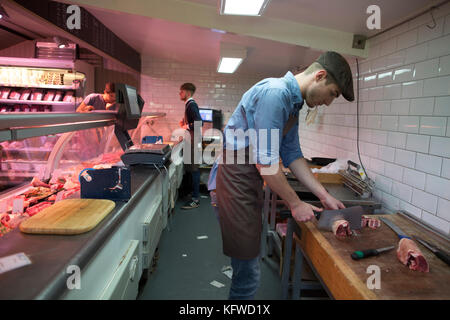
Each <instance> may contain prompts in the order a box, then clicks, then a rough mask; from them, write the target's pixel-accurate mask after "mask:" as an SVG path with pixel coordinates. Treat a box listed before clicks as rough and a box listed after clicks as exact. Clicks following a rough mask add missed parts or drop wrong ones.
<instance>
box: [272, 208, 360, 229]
mask: <svg viewBox="0 0 450 320" xmlns="http://www.w3.org/2000/svg"><path fill="white" fill-rule="evenodd" d="M280 213H281V214H282V215H286V217H291V211H288V210H283V211H281V212H280ZM363 214H364V209H363V208H362V207H361V206H355V207H349V208H345V209H339V210H324V211H322V212H319V211H314V216H315V217H316V219H317V220H318V224H317V226H318V228H319V229H323V230H328V231H331V229H332V226H333V223H334V222H335V221H337V220H346V221H348V223H349V226H350V229H352V230H358V229H361V217H362V215H363Z"/></svg>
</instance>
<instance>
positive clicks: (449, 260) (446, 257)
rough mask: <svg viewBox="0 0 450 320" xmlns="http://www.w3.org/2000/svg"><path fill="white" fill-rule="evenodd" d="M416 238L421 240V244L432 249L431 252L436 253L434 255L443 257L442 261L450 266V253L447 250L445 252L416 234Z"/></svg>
mask: <svg viewBox="0 0 450 320" xmlns="http://www.w3.org/2000/svg"><path fill="white" fill-rule="evenodd" d="M414 239H416V240H417V241H419V243H420V244H422V245H423V246H424V247H425V248H427V249H428V250H430V251H431V252H433V253H434V255H435V256H436V257H438V258H439V259H441V260H442V261H444V262H445V263H446V264H447V265H449V266H450V255H448V254H447V253H446V252H444V251H443V250H441V249H439V248H438V247H435V246H433V245H432V244H430V243H429V242H427V241H425V240H423V239H421V238H419V237H417V236H414Z"/></svg>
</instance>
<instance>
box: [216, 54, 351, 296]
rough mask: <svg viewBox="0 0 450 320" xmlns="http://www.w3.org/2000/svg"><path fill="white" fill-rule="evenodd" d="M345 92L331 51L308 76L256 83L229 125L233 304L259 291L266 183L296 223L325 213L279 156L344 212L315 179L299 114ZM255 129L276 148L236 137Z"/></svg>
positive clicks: (221, 186)
mask: <svg viewBox="0 0 450 320" xmlns="http://www.w3.org/2000/svg"><path fill="white" fill-rule="evenodd" d="M340 94H342V95H343V96H344V98H345V99H347V100H348V101H353V100H354V93H353V80H352V73H351V69H350V66H349V65H348V63H347V61H346V60H345V59H344V58H343V57H342V56H341V55H340V54H338V53H336V52H332V51H328V52H325V53H323V54H322V55H321V56H320V57H319V58H318V59H317V60H316V61H315V62H313V63H312V64H311V65H310V66H309V67H308V68H307V69H306V70H305V71H303V72H302V73H299V74H296V75H295V76H294V75H293V74H292V73H291V72H287V73H286V74H285V75H284V77H281V78H267V79H264V80H261V81H260V82H258V83H257V84H255V85H254V86H253V87H251V88H250V89H249V90H248V91H247V92H246V93H244V95H243V96H242V99H241V101H240V102H239V104H238V105H237V107H236V109H235V111H234V113H233V114H232V116H231V118H230V120H229V121H228V124H227V126H226V127H225V130H224V144H223V147H224V150H223V152H224V154H225V153H231V154H230V156H231V157H229V156H228V154H227V156H225V155H224V154H223V156H222V158H223V159H224V160H223V164H219V166H218V171H217V176H216V180H217V181H216V192H217V203H218V208H219V210H218V211H219V223H220V228H221V232H222V245H223V253H224V254H225V255H227V256H229V257H230V258H231V266H232V268H233V277H232V279H231V287H230V292H229V299H242V300H244V299H253V298H254V296H255V293H256V291H257V289H258V287H259V282H260V258H259V255H260V246H261V233H262V216H261V210H262V202H263V182H264V181H265V182H266V183H267V185H268V186H269V187H270V189H271V190H273V191H274V192H275V193H276V194H278V195H279V196H280V197H281V198H282V199H283V200H284V202H285V203H286V205H287V206H288V208H289V209H290V211H291V213H292V217H293V218H294V219H295V220H296V221H297V222H304V221H309V220H311V219H313V218H314V212H313V210H316V211H322V210H323V209H322V208H318V207H315V206H313V205H310V204H308V203H306V202H304V201H302V200H301V199H299V197H298V195H297V193H296V192H295V191H294V190H293V189H292V187H291V186H290V185H289V183H288V181H287V179H286V177H285V175H284V174H283V173H282V171H281V168H280V166H279V165H278V164H279V161H280V159H281V160H282V162H283V165H284V166H285V167H286V168H289V169H290V170H291V172H292V173H293V174H294V175H295V177H296V178H297V179H298V180H299V181H301V182H302V183H303V185H305V186H306V187H307V188H308V189H309V190H310V191H311V192H312V193H313V194H315V195H316V196H317V197H318V198H319V199H320V202H321V203H322V205H323V207H324V208H325V209H343V208H345V206H344V205H343V203H342V202H341V201H339V200H337V199H335V198H334V197H333V196H331V195H330V194H329V193H328V192H327V190H326V189H325V188H324V187H323V186H322V184H321V183H320V182H319V181H318V180H317V179H316V178H315V177H314V175H313V174H312V172H311V170H310V168H309V166H308V164H307V162H306V160H305V159H304V157H303V154H302V151H301V148H300V141H299V132H298V131H299V130H298V114H299V111H300V109H301V108H302V106H303V104H304V103H305V102H306V104H307V105H308V107H310V108H313V107H315V106H319V105H327V106H329V105H330V104H331V103H332V102H333V100H334V99H335V98H337V97H338V96H339V95H340ZM249 129H252V130H254V131H256V133H255V135H256V136H258V135H259V133H261V132H268V133H269V134H270V135H272V134H274V135H275V137H278V140H277V141H276V142H277V143H278V144H275V143H273V144H272V143H271V144H270V146H269V144H268V141H272V137H270V138H269V137H267V141H266V144H263V146H262V147H261V142H262V141H259V146H260V148H259V149H256V148H255V147H257V146H258V144H255V143H252V145H250V139H245V135H242V137H240V138H239V137H238V136H236V135H235V134H234V133H233V132H235V131H236V130H243V131H247V132H248V130H249ZM228 135H229V137H228ZM264 145H265V146H266V147H264ZM238 150H245V155H246V157H247V158H246V159H245V160H246V161H245V163H244V164H239V163H237V164H236V159H237V157H238V156H237V155H238V153H239V152H238ZM233 157H234V159H233ZM250 158H252V159H253V160H254V161H250ZM228 159H230V160H231V162H229V161H228ZM225 160H226V161H225ZM233 160H234V161H233ZM255 160H256V161H255ZM255 162H256V163H255ZM241 163H242V162H241ZM271 169H274V170H271Z"/></svg>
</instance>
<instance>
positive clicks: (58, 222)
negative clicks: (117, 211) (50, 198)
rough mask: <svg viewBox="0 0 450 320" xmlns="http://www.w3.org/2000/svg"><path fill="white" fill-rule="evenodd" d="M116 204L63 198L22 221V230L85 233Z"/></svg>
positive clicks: (104, 201) (49, 232)
mask: <svg viewBox="0 0 450 320" xmlns="http://www.w3.org/2000/svg"><path fill="white" fill-rule="evenodd" d="M115 205H116V204H115V203H114V201H111V200H99V199H67V200H62V201H59V202H57V203H55V204H54V205H52V206H51V207H48V208H45V209H44V210H42V211H41V212H39V213H38V214H36V215H34V216H33V217H31V218H29V219H28V220H25V221H24V222H22V223H21V224H20V231H22V232H24V233H35V234H63V235H74V234H80V233H85V232H88V231H89V230H91V229H93V228H94V227H95V226H96V225H97V224H98V223H99V222H100V221H102V220H103V218H105V217H106V216H107V215H108V214H109V213H110V212H111V211H112V210H113V209H114V207H115Z"/></svg>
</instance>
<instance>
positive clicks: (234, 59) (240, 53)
mask: <svg viewBox="0 0 450 320" xmlns="http://www.w3.org/2000/svg"><path fill="white" fill-rule="evenodd" d="M246 57H247V49H246V48H244V47H241V46H238V45H235V44H229V43H221V44H220V60H219V65H218V67H217V72H219V73H234V72H235V71H236V70H237V68H238V67H239V66H240V65H241V63H242V61H244V59H245V58H246Z"/></svg>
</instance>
